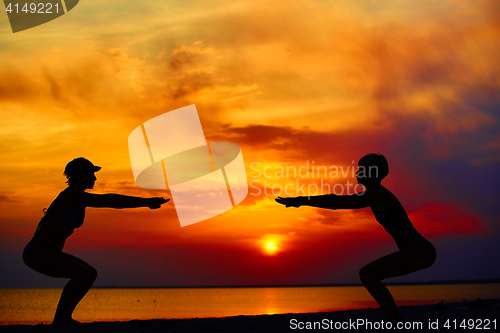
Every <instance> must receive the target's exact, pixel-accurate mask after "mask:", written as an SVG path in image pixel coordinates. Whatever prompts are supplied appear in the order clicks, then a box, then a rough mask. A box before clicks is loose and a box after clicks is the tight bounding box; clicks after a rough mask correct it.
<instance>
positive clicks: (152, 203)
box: [147, 197, 170, 209]
mask: <svg viewBox="0 0 500 333" xmlns="http://www.w3.org/2000/svg"><path fill="white" fill-rule="evenodd" d="M169 201H170V199H164V198H158V197H155V198H148V199H147V206H148V207H149V209H158V208H160V207H161V205H163V204H164V203H166V202H169Z"/></svg>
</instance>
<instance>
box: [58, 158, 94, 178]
mask: <svg viewBox="0 0 500 333" xmlns="http://www.w3.org/2000/svg"><path fill="white" fill-rule="evenodd" d="M99 170H101V167H100V166H96V165H94V164H92V162H90V161H89V160H88V159H86V158H84V157H78V158H75V159H74V160H72V161H71V162H69V163H68V164H66V168H65V169H64V174H65V175H66V177H73V176H75V175H78V174H81V173H84V172H88V171H91V172H96V171H99Z"/></svg>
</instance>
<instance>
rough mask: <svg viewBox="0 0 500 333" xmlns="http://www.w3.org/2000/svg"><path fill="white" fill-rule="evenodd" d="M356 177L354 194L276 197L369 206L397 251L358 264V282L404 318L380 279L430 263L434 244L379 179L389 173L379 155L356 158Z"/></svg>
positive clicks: (392, 315)
mask: <svg viewBox="0 0 500 333" xmlns="http://www.w3.org/2000/svg"><path fill="white" fill-rule="evenodd" d="M358 166H359V168H358V171H357V172H356V179H357V180H358V183H359V184H360V185H363V186H364V187H365V188H366V190H365V191H363V192H361V193H356V194H354V195H342V196H338V195H335V194H327V195H320V196H312V197H294V198H281V197H278V198H277V199H276V201H277V202H278V203H280V204H283V205H285V206H286V207H300V206H312V207H319V208H327V209H357V208H365V207H370V208H371V209H372V212H373V215H375V219H376V220H377V221H378V222H379V223H380V224H381V225H382V226H383V227H384V228H385V230H386V231H387V232H388V233H389V234H390V235H391V236H392V238H394V241H395V242H396V244H397V246H398V248H399V251H397V252H394V253H391V254H389V255H387V256H385V257H382V258H380V259H377V260H375V261H373V262H371V263H369V264H368V265H366V266H364V267H363V268H361V270H360V271H359V276H360V278H361V282H362V283H363V285H364V286H365V287H366V289H367V290H368V291H369V292H370V294H371V295H372V296H373V298H374V299H375V300H376V301H377V303H378V304H379V305H380V307H381V308H382V310H383V311H384V313H385V314H386V316H387V319H388V320H389V321H391V322H398V321H402V320H404V318H403V316H402V315H401V313H400V312H399V309H398V307H397V305H396V302H394V298H393V297H392V295H391V293H390V292H389V290H388V289H387V287H386V286H385V285H384V284H383V283H382V282H381V280H384V279H387V278H391V277H395V276H401V275H406V274H409V273H412V272H415V271H418V270H420V269H423V268H427V267H430V266H431V265H432V264H433V263H434V261H435V260H436V250H435V249H434V246H433V245H432V244H431V243H430V242H429V241H427V240H426V239H424V237H422V236H421V235H420V234H419V233H418V231H417V230H416V229H415V228H414V227H413V225H412V223H411V222H410V219H409V218H408V215H407V214H406V211H405V210H404V208H403V206H402V205H401V203H400V202H399V200H398V199H397V198H396V196H395V195H394V194H392V193H391V192H390V191H389V190H388V189H386V188H385V187H384V186H382V184H381V183H380V182H381V181H382V179H384V178H385V176H387V174H388V173H389V165H388V164H387V160H386V158H385V157H384V156H383V155H380V154H368V155H365V156H363V157H362V158H361V159H360V160H359V162H358Z"/></svg>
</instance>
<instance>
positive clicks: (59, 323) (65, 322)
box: [52, 318, 80, 326]
mask: <svg viewBox="0 0 500 333" xmlns="http://www.w3.org/2000/svg"><path fill="white" fill-rule="evenodd" d="M78 324H80V322H79V321H77V320H74V319H73V318H69V319H54V321H53V322H52V325H54V326H70V325H78Z"/></svg>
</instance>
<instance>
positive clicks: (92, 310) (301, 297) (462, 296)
mask: <svg viewBox="0 0 500 333" xmlns="http://www.w3.org/2000/svg"><path fill="white" fill-rule="evenodd" d="M389 289H390V291H391V293H392V294H393V296H394V298H395V299H396V301H397V303H398V305H400V306H401V305H422V304H435V303H439V302H440V301H441V300H444V301H445V302H457V301H463V300H476V299H477V298H481V299H500V284H463V285H458V284H455V285H404V286H389ZM61 291H62V290H61V289H0V325H13V324H24V325H37V324H40V323H44V324H48V323H50V322H51V321H52V317H53V316H54V312H55V309H56V306H57V302H58V300H59V296H60V295H61ZM368 307H371V308H376V307H378V305H377V304H376V303H375V301H373V299H372V298H371V296H370V294H369V293H368V292H367V291H366V289H364V288H363V287H361V286H347V287H343V286H333V287H332V286H328V287H248V288H240V287H237V288H232V287H231V288H109V289H106V288H94V289H91V290H90V291H89V293H88V294H87V295H86V296H85V297H84V299H83V300H82V301H81V302H80V304H79V305H78V306H77V308H76V310H75V312H74V315H73V318H75V319H76V320H78V321H81V322H94V321H129V320H134V319H139V320H146V319H169V318H196V317H197V318H206V317H227V316H239V315H262V314H279V313H306V312H324V311H335V310H348V309H366V308H368Z"/></svg>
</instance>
